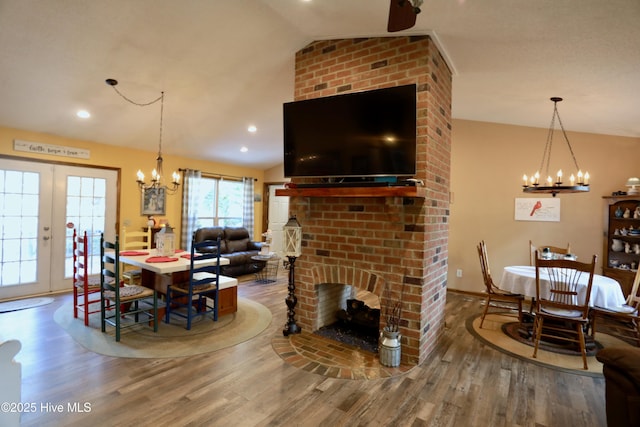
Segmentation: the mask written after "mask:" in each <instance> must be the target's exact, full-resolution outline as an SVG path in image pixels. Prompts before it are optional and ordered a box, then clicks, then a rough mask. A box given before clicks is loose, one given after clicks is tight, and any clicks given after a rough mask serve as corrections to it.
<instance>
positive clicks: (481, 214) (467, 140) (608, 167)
mask: <svg viewBox="0 0 640 427" xmlns="http://www.w3.org/2000/svg"><path fill="white" fill-rule="evenodd" d="M547 132H548V129H538V128H529V127H522V126H510V125H503V124H493V123H483V122H474V121H467V120H454V121H453V134H452V141H453V143H452V168H451V169H452V174H451V190H452V197H453V203H452V204H451V216H450V233H449V271H448V286H449V287H450V288H452V289H459V290H465V291H473V292H480V291H482V290H483V288H484V284H483V281H482V276H481V273H480V265H479V261H478V255H477V252H476V245H477V244H478V242H479V241H480V240H482V239H484V240H485V241H486V243H487V249H488V252H489V260H490V264H491V273H492V275H493V278H494V281H495V282H499V281H500V279H501V276H502V270H503V268H504V267H505V266H507V265H528V264H529V249H528V245H529V240H532V241H533V242H534V244H536V243H537V244H540V245H542V244H544V245H553V246H564V245H566V244H567V242H570V243H571V248H572V252H575V253H576V254H577V255H578V259H579V260H588V259H590V257H591V256H592V255H593V254H597V255H598V266H597V272H601V271H602V270H601V268H602V264H603V233H602V230H603V228H604V226H603V224H604V222H605V216H604V209H605V206H606V201H605V200H603V199H602V196H606V195H611V193H612V192H613V191H617V190H626V187H625V186H624V184H625V183H626V181H627V178H629V177H631V176H640V165H639V164H638V158H639V155H640V139H638V138H624V137H615V136H607V135H595V134H586V133H574V132H569V133H568V137H569V141H570V142H571V145H572V147H573V150H574V153H575V155H576V158H577V160H578V163H579V165H580V167H581V168H583V170H588V171H589V173H590V175H591V178H592V179H591V191H590V192H589V193H586V194H585V193H582V194H580V193H578V194H564V195H563V194H561V195H558V196H556V197H559V198H560V200H561V202H560V212H561V218H560V222H529V221H515V220H514V206H515V198H516V197H518V198H520V197H522V198H524V197H535V196H532V195H527V194H525V193H523V192H522V187H521V183H522V175H523V174H525V173H526V174H527V175H530V174H531V173H533V172H535V170H537V169H538V168H539V167H540V162H541V159H542V152H543V150H544V145H545V141H546V138H547ZM556 160H557V162H560V161H562V163H563V165H562V164H559V163H558V164H559V166H560V167H563V168H565V170H564V172H565V173H567V172H568V171H567V169H566V168H569V167H570V166H572V165H573V164H572V162H571V157H570V155H569V154H568V149H567V147H566V143H565V142H564V140H563V139H562V137H561V135H556V136H555V137H554V139H553V151H552V156H551V163H552V164H551V168H550V171H552V173H553V174H555V173H556V172H557V169H558V168H559V167H558V166H554V165H555V164H556ZM564 165H566V166H564ZM542 197H551V195H543V196H542ZM458 269H462V277H461V278H458V277H456V271H457V270H458Z"/></svg>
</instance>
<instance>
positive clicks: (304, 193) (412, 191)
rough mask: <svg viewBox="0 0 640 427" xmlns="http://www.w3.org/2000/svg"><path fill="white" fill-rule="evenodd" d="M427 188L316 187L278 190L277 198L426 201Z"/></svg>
mask: <svg viewBox="0 0 640 427" xmlns="http://www.w3.org/2000/svg"><path fill="white" fill-rule="evenodd" d="M426 194H427V191H426V189H425V187H414V186H393V187H315V188H285V189H279V190H276V196H290V197H417V198H422V199H424V198H425V197H426Z"/></svg>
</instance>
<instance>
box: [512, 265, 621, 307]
mask: <svg viewBox="0 0 640 427" xmlns="http://www.w3.org/2000/svg"><path fill="white" fill-rule="evenodd" d="M548 277H549V276H548V273H546V272H545V269H541V270H540V292H541V293H542V295H543V296H544V297H545V298H547V297H548V296H549V281H548ZM588 280H589V275H588V274H586V273H585V274H582V275H581V276H580V278H579V281H578V285H579V287H578V301H579V302H583V301H584V299H585V297H586V293H587V284H588ZM500 288H501V289H503V290H505V291H508V292H513V293H517V294H522V295H525V296H527V297H530V298H533V299H535V298H536V267H535V266H529V265H514V266H507V267H505V268H504V271H503V273H502V280H501V281H500ZM625 301H626V299H625V297H624V294H623V293H622V287H621V286H620V283H618V282H617V281H616V280H615V279H612V278H611V277H606V276H601V275H599V274H594V275H593V284H592V286H591V296H590V298H589V306H590V307H602V308H606V309H609V310H617V309H620V308H621V307H622V306H623V305H624V304H625Z"/></svg>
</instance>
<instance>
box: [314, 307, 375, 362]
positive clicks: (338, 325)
mask: <svg viewBox="0 0 640 427" xmlns="http://www.w3.org/2000/svg"><path fill="white" fill-rule="evenodd" d="M346 303H347V304H346V309H340V310H338V311H337V312H336V313H335V316H336V318H337V319H338V320H337V321H336V322H333V323H331V324H329V325H325V326H323V327H321V328H320V329H318V330H317V331H316V332H315V333H316V334H318V335H320V336H323V337H326V338H330V339H333V340H336V341H339V342H342V343H345V344H349V345H352V346H355V347H358V348H360V349H362V350H365V351H370V352H372V353H377V352H378V336H379V328H380V309H379V308H371V307H369V306H368V305H367V304H365V302H364V301H361V300H359V299H355V298H352V299H347V301H346Z"/></svg>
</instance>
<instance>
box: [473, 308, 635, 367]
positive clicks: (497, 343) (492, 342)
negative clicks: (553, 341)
mask: <svg viewBox="0 0 640 427" xmlns="http://www.w3.org/2000/svg"><path fill="white" fill-rule="evenodd" d="M481 317H482V315H474V316H471V317H469V318H468V319H467V321H466V327H467V330H468V331H469V332H470V333H471V334H472V335H473V336H474V337H476V338H477V339H478V340H480V341H481V342H483V343H484V344H486V345H488V346H490V347H492V348H494V349H496V350H498V351H501V352H503V353H506V354H509V355H510V356H513V357H516V358H518V359H521V360H526V361H528V362H530V363H534V364H536V365H540V366H545V367H548V368H551V369H556V370H559V371H563V372H570V373H574V374H578V375H587V376H601V375H602V363H600V362H599V361H598V360H597V359H596V358H595V356H587V364H588V365H589V369H588V370H584V369H582V357H581V356H580V354H579V353H578V354H575V355H571V354H562V353H556V352H552V351H547V350H543V349H538V357H537V358H535V359H534V358H533V357H532V355H533V347H531V346H530V345H529V344H525V343H523V342H520V340H516V339H513V338H511V337H509V336H508V335H506V334H505V332H504V331H503V325H505V324H508V323H511V322H513V316H506V315H502V314H498V313H496V314H487V316H486V317H485V320H484V325H483V327H482V329H480V319H481ZM596 338H597V346H598V347H600V348H603V347H612V346H629V347H631V345H630V344H628V343H626V342H624V341H622V340H619V339H618V338H615V337H613V336H611V335H608V334H604V333H601V332H598V333H597V334H596Z"/></svg>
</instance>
